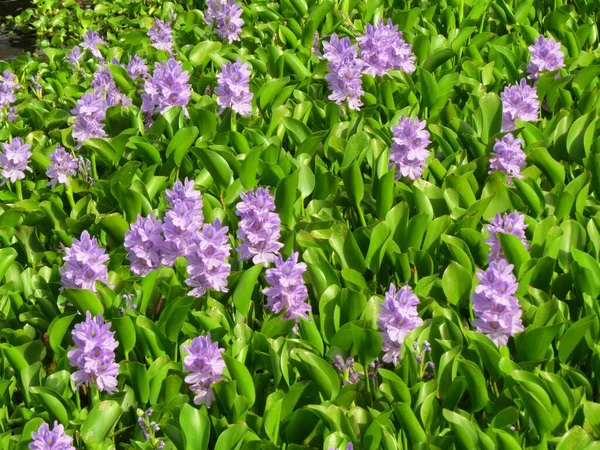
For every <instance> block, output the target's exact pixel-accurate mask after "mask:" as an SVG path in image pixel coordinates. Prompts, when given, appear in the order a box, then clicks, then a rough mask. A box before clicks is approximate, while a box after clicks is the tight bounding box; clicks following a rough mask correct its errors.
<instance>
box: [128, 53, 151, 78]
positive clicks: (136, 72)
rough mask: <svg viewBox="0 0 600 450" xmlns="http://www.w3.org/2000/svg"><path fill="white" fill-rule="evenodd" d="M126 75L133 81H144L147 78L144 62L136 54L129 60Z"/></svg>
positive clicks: (146, 67)
mask: <svg viewBox="0 0 600 450" xmlns="http://www.w3.org/2000/svg"><path fill="white" fill-rule="evenodd" d="M127 73H128V74H129V76H130V77H131V78H132V79H133V80H137V79H140V78H141V79H146V78H147V77H148V66H147V65H146V61H144V59H143V58H142V57H141V56H140V55H138V54H137V53H136V54H135V55H134V56H133V57H131V58H129V62H128V63H127Z"/></svg>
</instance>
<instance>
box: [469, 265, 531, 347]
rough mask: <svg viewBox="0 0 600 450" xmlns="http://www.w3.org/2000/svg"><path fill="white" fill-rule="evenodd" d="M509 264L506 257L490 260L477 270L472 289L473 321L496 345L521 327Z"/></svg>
mask: <svg viewBox="0 0 600 450" xmlns="http://www.w3.org/2000/svg"><path fill="white" fill-rule="evenodd" d="M512 269H513V266H512V265H511V264H507V263H506V260H504V259H499V260H497V261H492V262H491V263H490V266H489V268H488V269H487V270H486V271H483V270H479V271H478V272H477V279H478V280H479V282H480V284H479V285H478V286H477V287H476V288H475V292H474V293H473V297H472V301H473V312H474V314H475V317H476V319H475V320H474V321H473V325H474V326H475V327H476V328H477V331H479V332H480V333H484V334H487V335H488V336H489V338H490V339H491V340H492V341H494V343H495V344H496V345H498V346H500V345H506V343H507V342H508V338H509V337H510V336H513V335H514V334H515V333H518V332H521V331H523V322H522V321H521V305H519V302H518V300H517V298H516V297H515V295H514V294H515V293H516V292H517V289H518V287H519V285H518V283H517V279H516V278H515V276H514V275H513V274H512Z"/></svg>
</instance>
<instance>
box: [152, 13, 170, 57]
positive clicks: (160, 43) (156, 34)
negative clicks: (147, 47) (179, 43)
mask: <svg viewBox="0 0 600 450" xmlns="http://www.w3.org/2000/svg"><path fill="white" fill-rule="evenodd" d="M148 36H149V37H150V43H151V44H152V47H154V48H155V49H157V50H164V51H166V52H169V53H171V52H172V51H173V36H172V31H171V24H170V23H169V22H163V21H162V20H159V19H156V20H155V21H154V26H153V27H152V28H150V30H149V31H148Z"/></svg>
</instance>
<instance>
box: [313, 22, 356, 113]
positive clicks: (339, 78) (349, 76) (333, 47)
mask: <svg viewBox="0 0 600 450" xmlns="http://www.w3.org/2000/svg"><path fill="white" fill-rule="evenodd" d="M323 50H324V53H323V57H324V58H325V59H326V60H327V61H329V64H327V68H328V69H329V71H330V73H328V74H327V75H325V79H326V80H327V82H328V83H329V89H331V91H332V93H331V94H330V95H329V97H328V98H329V100H333V101H334V102H336V103H337V104H338V105H343V104H344V102H347V104H348V107H349V108H351V109H355V110H359V109H360V107H361V106H362V101H361V99H360V98H361V97H362V95H363V94H364V91H363V89H362V80H361V78H360V77H361V74H362V71H363V67H364V63H363V61H362V60H360V59H359V58H358V55H357V47H356V45H352V44H351V43H350V39H348V38H347V37H345V38H342V39H340V38H339V37H338V35H337V34H335V33H334V34H333V35H332V36H331V39H330V40H329V42H323Z"/></svg>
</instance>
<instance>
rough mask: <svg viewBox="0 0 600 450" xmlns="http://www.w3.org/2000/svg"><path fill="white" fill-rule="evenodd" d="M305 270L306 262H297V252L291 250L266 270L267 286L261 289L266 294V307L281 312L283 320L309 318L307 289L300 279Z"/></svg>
mask: <svg viewBox="0 0 600 450" xmlns="http://www.w3.org/2000/svg"><path fill="white" fill-rule="evenodd" d="M304 272H306V264H304V263H302V262H300V263H299V262H298V253H297V252H292V256H291V257H290V258H289V259H287V260H285V261H284V260H283V258H282V257H281V256H279V257H278V258H277V260H276V261H275V267H274V268H271V269H269V270H267V273H266V274H265V278H266V280H267V282H268V283H269V285H270V286H269V287H268V288H265V289H263V291H262V292H263V294H265V295H266V296H267V304H266V305H265V306H266V307H267V309H269V310H270V311H272V312H274V313H275V314H279V313H280V312H283V319H284V320H295V321H296V322H298V321H299V320H300V318H301V317H302V318H303V319H306V320H309V316H308V313H309V312H310V311H311V308H310V305H309V304H308V303H306V300H307V299H308V290H307V289H306V285H305V284H304V280H303V279H302V274H303V273H304Z"/></svg>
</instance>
